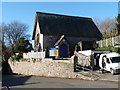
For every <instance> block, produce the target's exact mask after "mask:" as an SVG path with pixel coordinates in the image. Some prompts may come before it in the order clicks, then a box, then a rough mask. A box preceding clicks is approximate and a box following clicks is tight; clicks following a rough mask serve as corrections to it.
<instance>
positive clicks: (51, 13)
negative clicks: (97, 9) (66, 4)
mask: <svg viewBox="0 0 120 90" xmlns="http://www.w3.org/2000/svg"><path fill="white" fill-rule="evenodd" d="M36 14H46V15H55V16H64V17H74V18H81V19H87V20H92V18H89V17H80V16H72V15H65V14H57V13H46V12H38V11H37V12H36Z"/></svg>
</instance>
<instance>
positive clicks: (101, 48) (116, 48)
mask: <svg viewBox="0 0 120 90" xmlns="http://www.w3.org/2000/svg"><path fill="white" fill-rule="evenodd" d="M96 50H111V51H113V52H117V53H120V51H119V48H118V47H113V46H108V47H99V48H97V49H96Z"/></svg>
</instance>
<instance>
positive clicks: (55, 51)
mask: <svg viewBox="0 0 120 90" xmlns="http://www.w3.org/2000/svg"><path fill="white" fill-rule="evenodd" d="M49 52H50V56H58V48H50V51H49Z"/></svg>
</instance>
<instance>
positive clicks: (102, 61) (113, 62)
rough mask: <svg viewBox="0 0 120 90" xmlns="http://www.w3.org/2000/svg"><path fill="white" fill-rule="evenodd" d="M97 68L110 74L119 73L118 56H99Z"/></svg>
mask: <svg viewBox="0 0 120 90" xmlns="http://www.w3.org/2000/svg"><path fill="white" fill-rule="evenodd" d="M99 66H100V68H101V69H102V70H106V71H110V72H111V73H112V74H116V73H120V54H118V53H115V52H112V53H107V54H101V55H100V58H99Z"/></svg>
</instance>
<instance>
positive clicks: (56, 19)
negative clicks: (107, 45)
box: [32, 12, 103, 40]
mask: <svg viewBox="0 0 120 90" xmlns="http://www.w3.org/2000/svg"><path fill="white" fill-rule="evenodd" d="M37 21H38V23H39V26H40V32H41V34H44V35H59V36H61V35H65V36H72V37H82V38H83V37H87V38H96V40H100V39H102V38H103V37H102V34H101V32H100V31H99V30H98V28H97V26H96V25H95V24H94V22H93V20H92V19H91V18H85V17H78V16H68V15H59V14H51V13H43V12H36V20H35V25H34V32H33V37H32V39H33V40H34V35H35V30H36V24H37Z"/></svg>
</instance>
